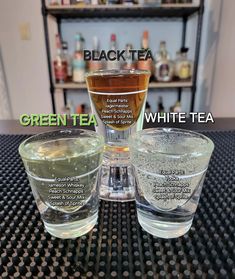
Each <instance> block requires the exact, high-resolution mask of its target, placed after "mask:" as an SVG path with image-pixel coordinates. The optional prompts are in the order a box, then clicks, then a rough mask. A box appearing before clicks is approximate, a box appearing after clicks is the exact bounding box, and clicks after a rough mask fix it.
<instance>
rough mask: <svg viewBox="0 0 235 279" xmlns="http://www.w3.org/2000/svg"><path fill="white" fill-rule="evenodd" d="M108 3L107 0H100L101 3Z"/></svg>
mask: <svg viewBox="0 0 235 279" xmlns="http://www.w3.org/2000/svg"><path fill="white" fill-rule="evenodd" d="M106 4H107V0H99V5H106Z"/></svg>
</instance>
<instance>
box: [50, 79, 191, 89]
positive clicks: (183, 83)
mask: <svg viewBox="0 0 235 279" xmlns="http://www.w3.org/2000/svg"><path fill="white" fill-rule="evenodd" d="M192 86H193V82H192V81H173V82H150V84H149V88H150V89H157V88H162V89H164V88H191V87H192ZM55 88H56V89H64V90H69V89H70V90H82V89H86V88H87V87H86V84H85V83H74V82H68V83H56V84H55Z"/></svg>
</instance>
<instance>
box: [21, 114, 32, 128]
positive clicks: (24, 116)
mask: <svg viewBox="0 0 235 279" xmlns="http://www.w3.org/2000/svg"><path fill="white" fill-rule="evenodd" d="M20 125H22V126H29V125H30V116H29V115H28V114H22V115H21V116H20Z"/></svg>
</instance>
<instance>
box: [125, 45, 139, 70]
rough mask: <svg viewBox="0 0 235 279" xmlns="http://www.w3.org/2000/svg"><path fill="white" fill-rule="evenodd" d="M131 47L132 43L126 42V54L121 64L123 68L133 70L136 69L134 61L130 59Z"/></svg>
mask: <svg viewBox="0 0 235 279" xmlns="http://www.w3.org/2000/svg"><path fill="white" fill-rule="evenodd" d="M132 49H133V46H132V44H126V53H125V54H126V55H125V62H124V64H123V66H122V68H123V69H124V70H135V69H136V62H135V60H133V59H132V55H131V53H130V50H132Z"/></svg>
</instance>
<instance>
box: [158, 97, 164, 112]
mask: <svg viewBox="0 0 235 279" xmlns="http://www.w3.org/2000/svg"><path fill="white" fill-rule="evenodd" d="M157 110H158V112H160V113H163V112H164V111H165V107H164V105H163V98H162V96H159V98H158V103H157Z"/></svg>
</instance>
